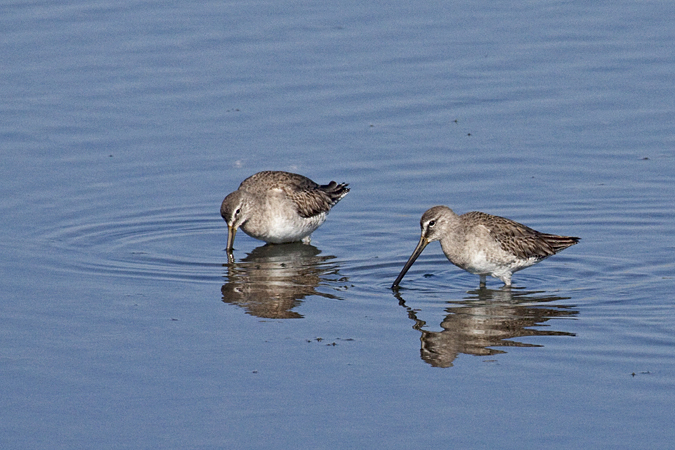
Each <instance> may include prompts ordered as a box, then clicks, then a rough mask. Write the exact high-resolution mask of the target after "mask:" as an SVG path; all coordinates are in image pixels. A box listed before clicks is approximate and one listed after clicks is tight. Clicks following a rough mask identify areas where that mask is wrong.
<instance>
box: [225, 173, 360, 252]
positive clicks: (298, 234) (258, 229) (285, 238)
mask: <svg viewBox="0 0 675 450" xmlns="http://www.w3.org/2000/svg"><path fill="white" fill-rule="evenodd" d="M348 192H349V188H348V187H347V184H345V183H341V184H338V183H336V182H335V181H331V182H330V183H328V184H324V185H318V184H316V183H315V182H313V181H312V180H310V179H309V178H307V177H304V176H302V175H298V174H295V173H289V172H277V171H265V172H258V173H256V174H255V175H251V176H250V177H248V178H247V179H245V180H244V181H242V183H241V185H239V189H237V190H236V191H234V192H232V193H231V194H229V195H228V196H227V197H225V199H224V200H223V203H222V204H221V205H220V215H221V216H223V219H225V222H227V231H228V233H227V251H228V252H231V251H232V245H233V244H234V236H235V235H236V234H237V229H239V228H241V229H242V230H244V233H246V234H248V235H249V236H251V237H253V238H256V239H260V240H262V241H265V242H268V243H273V244H282V243H286V242H299V241H302V242H304V243H305V244H308V243H309V242H310V235H311V234H312V232H313V231H314V230H316V229H317V228H319V225H321V224H322V223H323V222H324V221H325V220H326V215H327V214H328V212H329V211H330V209H331V208H332V207H333V206H335V204H336V203H337V202H339V201H340V200H341V199H342V197H344V196H345V195H347V193H348Z"/></svg>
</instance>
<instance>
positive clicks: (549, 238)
mask: <svg viewBox="0 0 675 450" xmlns="http://www.w3.org/2000/svg"><path fill="white" fill-rule="evenodd" d="M462 218H463V219H466V220H469V221H471V222H472V223H476V224H481V225H484V226H485V227H486V228H488V229H489V230H490V235H491V236H492V237H493V238H494V239H495V240H496V241H497V242H498V243H499V245H500V246H501V247H502V248H503V249H504V250H505V251H507V252H509V253H511V254H513V255H515V256H516V257H518V258H523V259H526V258H536V259H544V258H548V257H549V256H551V255H554V254H556V253H558V252H559V251H561V250H564V249H566V248H567V247H570V246H572V245H574V244H576V243H577V242H579V238H578V237H571V236H558V235H555V234H547V233H541V232H539V231H537V230H534V229H532V228H530V227H528V226H526V225H523V224H521V223H518V222H515V221H513V220H511V219H507V218H505V217H499V216H493V215H491V214H486V213H482V212H478V211H473V212H469V213H466V214H463V215H462Z"/></svg>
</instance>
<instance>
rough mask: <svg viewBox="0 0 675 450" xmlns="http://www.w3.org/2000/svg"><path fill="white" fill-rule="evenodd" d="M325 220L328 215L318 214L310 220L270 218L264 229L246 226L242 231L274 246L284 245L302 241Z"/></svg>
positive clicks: (282, 217)
mask: <svg viewBox="0 0 675 450" xmlns="http://www.w3.org/2000/svg"><path fill="white" fill-rule="evenodd" d="M325 220H326V214H318V215H316V216H314V217H310V218H304V217H300V216H297V215H295V216H292V217H288V216H286V215H276V216H271V217H268V220H267V222H266V225H265V226H264V227H247V226H246V224H244V225H243V226H242V229H243V230H244V232H245V233H246V234H248V235H249V236H252V237H254V238H256V239H260V240H263V241H265V242H269V243H272V244H283V243H287V242H299V241H302V240H303V239H305V238H306V237H307V236H309V235H310V234H312V233H313V232H314V230H316V229H317V228H318V227H319V226H320V225H321V224H322V223H323V222H324V221H325Z"/></svg>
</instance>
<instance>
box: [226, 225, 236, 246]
mask: <svg viewBox="0 0 675 450" xmlns="http://www.w3.org/2000/svg"><path fill="white" fill-rule="evenodd" d="M236 234H237V229H236V228H235V227H232V226H230V225H228V226H227V247H226V248H225V250H226V251H227V252H228V253H229V252H231V251H232V246H233V245H234V236H235V235H236Z"/></svg>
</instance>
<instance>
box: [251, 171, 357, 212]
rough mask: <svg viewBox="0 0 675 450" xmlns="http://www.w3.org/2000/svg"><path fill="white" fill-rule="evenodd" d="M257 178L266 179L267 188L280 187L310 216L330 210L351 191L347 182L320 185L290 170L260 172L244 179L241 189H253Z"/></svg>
mask: <svg viewBox="0 0 675 450" xmlns="http://www.w3.org/2000/svg"><path fill="white" fill-rule="evenodd" d="M257 178H264V179H265V183H264V185H265V187H266V188H267V189H280V190H282V191H283V192H284V194H285V195H286V196H287V197H288V198H289V199H290V200H291V201H292V202H293V203H295V205H296V207H297V210H298V214H299V215H300V216H302V217H305V218H309V217H313V216H316V215H317V214H321V213H326V212H328V211H330V209H331V207H333V206H334V205H335V204H336V203H337V202H339V201H340V199H342V197H344V196H345V195H347V193H348V192H349V188H348V187H347V184H344V183H342V184H338V183H336V182H335V181H331V182H330V183H328V184H325V185H321V186H320V185H318V184H316V183H315V182H313V181H312V180H310V179H309V178H307V177H304V176H302V175H298V174H295V173H290V172H274V171H267V172H259V173H256V174H255V175H252V176H250V177H248V178H247V179H245V180H244V181H242V183H241V185H240V186H239V189H242V188H243V189H245V190H252V189H250V188H253V189H255V188H256V187H258V186H260V185H262V184H260V185H257V184H256V180H257Z"/></svg>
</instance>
